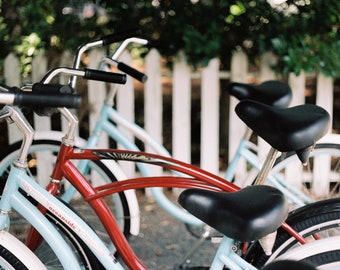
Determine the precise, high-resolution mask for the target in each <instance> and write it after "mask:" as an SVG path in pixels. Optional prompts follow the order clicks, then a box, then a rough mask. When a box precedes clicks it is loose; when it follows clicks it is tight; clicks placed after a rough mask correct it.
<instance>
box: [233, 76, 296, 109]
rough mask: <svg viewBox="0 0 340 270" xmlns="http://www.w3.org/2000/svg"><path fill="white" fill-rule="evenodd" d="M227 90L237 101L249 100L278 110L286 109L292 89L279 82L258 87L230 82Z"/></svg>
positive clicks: (266, 83) (262, 84)
mask: <svg viewBox="0 0 340 270" xmlns="http://www.w3.org/2000/svg"><path fill="white" fill-rule="evenodd" d="M228 90H229V93H230V95H232V96H234V97H236V98H237V99H238V100H245V99H251V100H254V101H258V102H261V103H264V104H267V105H271V106H275V107H280V108H286V107H288V105H289V103H290V101H291V100H292V89H291V88H290V87H289V85H288V84H287V83H284V82H280V81H266V82H263V83H261V84H258V85H255V84H245V83H237V82H232V83H230V84H229V87H228Z"/></svg>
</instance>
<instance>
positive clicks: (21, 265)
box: [0, 231, 46, 270]
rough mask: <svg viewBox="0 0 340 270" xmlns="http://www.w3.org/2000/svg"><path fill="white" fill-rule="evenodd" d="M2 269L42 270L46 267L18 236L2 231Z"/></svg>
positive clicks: (0, 256)
mask: <svg viewBox="0 0 340 270" xmlns="http://www.w3.org/2000/svg"><path fill="white" fill-rule="evenodd" d="M0 269H4V270H7V269H8V270H12V269H16V270H42V269H46V267H44V265H43V264H42V263H41V262H40V261H39V259H38V258H37V257H36V256H35V255H34V254H33V253H32V252H31V251H30V250H29V249H28V248H27V247H26V246H24V245H23V244H22V243H21V242H20V241H19V240H18V239H17V238H15V237H14V236H13V235H11V234H9V233H8V232H5V231H2V232H1V236H0Z"/></svg>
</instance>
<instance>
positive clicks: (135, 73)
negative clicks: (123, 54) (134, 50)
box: [117, 62, 148, 83]
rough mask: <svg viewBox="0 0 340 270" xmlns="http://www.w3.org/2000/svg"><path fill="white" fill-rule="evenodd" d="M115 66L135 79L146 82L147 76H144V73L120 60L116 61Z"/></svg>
mask: <svg viewBox="0 0 340 270" xmlns="http://www.w3.org/2000/svg"><path fill="white" fill-rule="evenodd" d="M117 67H118V69H119V70H121V71H123V72H125V73H126V74H128V75H130V76H131V77H133V78H135V79H136V80H138V81H140V82H142V83H144V82H146V80H147V79H148V76H146V75H145V74H144V73H142V72H140V71H138V70H137V69H135V68H133V67H130V66H128V65H126V64H124V63H122V62H118V65H117Z"/></svg>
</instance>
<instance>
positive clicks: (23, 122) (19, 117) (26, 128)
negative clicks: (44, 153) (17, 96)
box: [0, 106, 34, 168]
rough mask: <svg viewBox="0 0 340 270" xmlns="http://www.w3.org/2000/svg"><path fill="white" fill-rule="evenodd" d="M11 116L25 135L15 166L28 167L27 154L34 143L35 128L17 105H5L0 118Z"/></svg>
mask: <svg viewBox="0 0 340 270" xmlns="http://www.w3.org/2000/svg"><path fill="white" fill-rule="evenodd" d="M6 117H9V118H10V119H11V120H12V121H13V123H15V125H16V126H17V127H18V129H19V130H20V132H21V134H22V135H23V140H22V144H21V147H20V152H19V156H18V158H17V159H16V160H15V161H14V162H13V164H14V166H16V167H18V168H26V167H27V155H28V151H29V149H30V147H31V145H32V142H33V137H34V129H33V128H32V126H31V125H30V123H29V122H28V121H27V119H26V118H25V116H24V115H23V114H22V112H21V110H20V109H19V108H18V107H16V106H5V107H4V108H3V109H2V110H1V113H0V118H6Z"/></svg>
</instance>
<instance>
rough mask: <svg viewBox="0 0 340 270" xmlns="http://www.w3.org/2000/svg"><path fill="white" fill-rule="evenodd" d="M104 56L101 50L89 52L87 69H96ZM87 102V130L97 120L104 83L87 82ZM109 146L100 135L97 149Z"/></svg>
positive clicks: (107, 141) (104, 88)
mask: <svg viewBox="0 0 340 270" xmlns="http://www.w3.org/2000/svg"><path fill="white" fill-rule="evenodd" d="M103 55H105V52H104V50H103V49H95V50H91V51H90V53H89V59H90V60H89V68H92V69H97V68H98V65H99V62H100V59H101V57H102V56H103ZM87 86H88V100H89V107H90V117H89V130H93V129H94V125H95V123H96V121H97V119H98V118H99V113H100V108H101V106H102V104H103V101H104V99H105V97H106V86H105V83H104V82H100V81H92V80H89V81H88V82H87ZM108 145H109V140H108V137H107V135H106V134H104V133H103V134H101V136H100V140H99V142H98V147H101V148H106V147H108Z"/></svg>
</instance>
